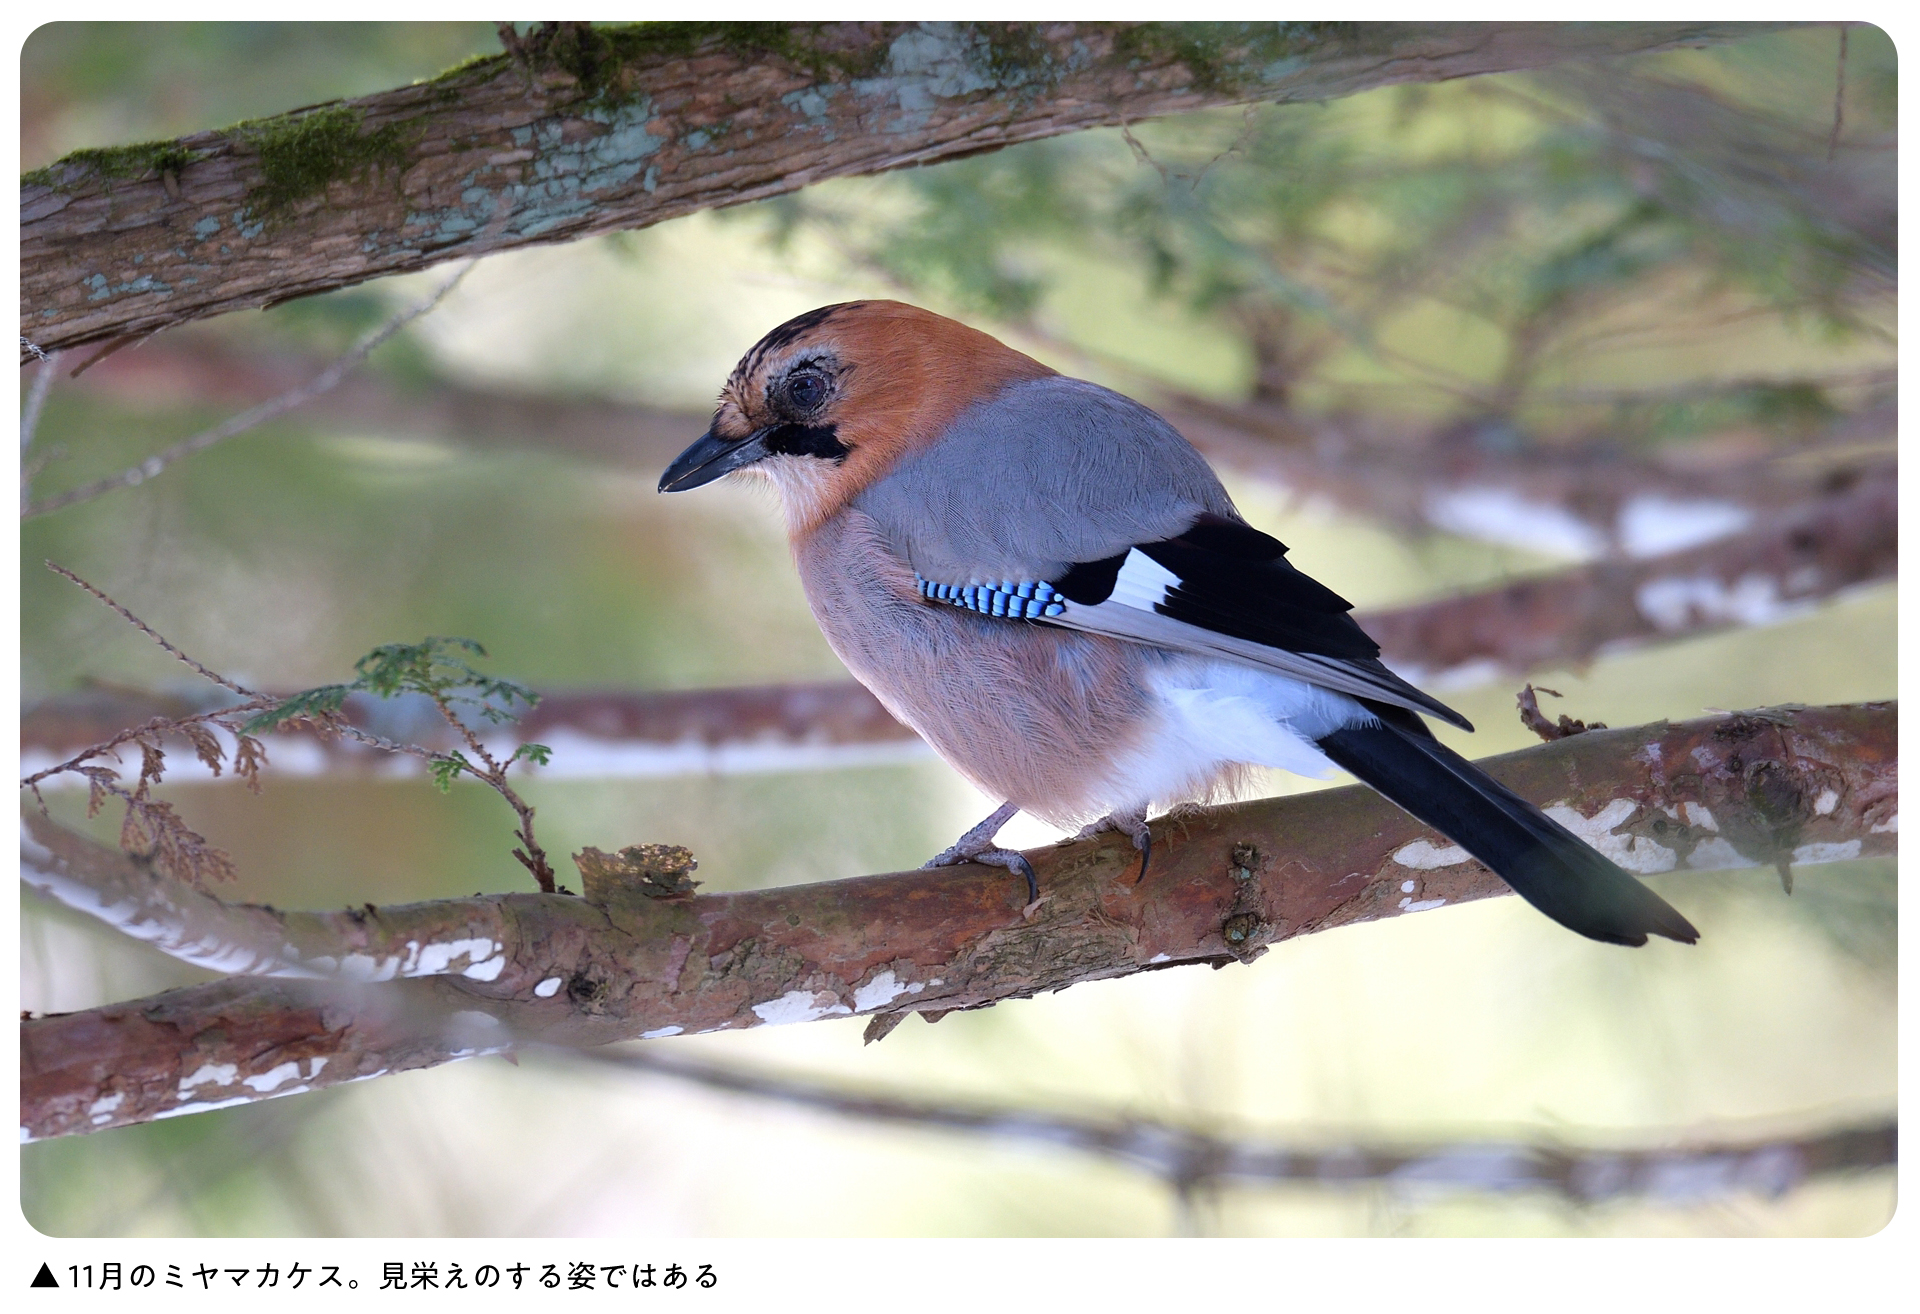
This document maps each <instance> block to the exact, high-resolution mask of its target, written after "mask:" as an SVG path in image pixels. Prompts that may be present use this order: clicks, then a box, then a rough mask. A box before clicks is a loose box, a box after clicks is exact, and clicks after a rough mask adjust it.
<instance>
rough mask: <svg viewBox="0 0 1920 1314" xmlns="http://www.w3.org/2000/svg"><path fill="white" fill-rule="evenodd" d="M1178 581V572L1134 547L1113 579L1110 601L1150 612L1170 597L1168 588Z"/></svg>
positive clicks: (1175, 584)
mask: <svg viewBox="0 0 1920 1314" xmlns="http://www.w3.org/2000/svg"><path fill="white" fill-rule="evenodd" d="M1179 583H1180V577H1179V576H1178V575H1176V574H1174V573H1173V572H1172V571H1171V570H1168V569H1167V568H1166V567H1165V566H1163V565H1161V564H1160V563H1159V562H1157V561H1155V560H1154V559H1153V558H1152V557H1150V556H1148V555H1147V554H1146V553H1144V552H1142V551H1141V550H1140V549H1139V548H1134V549H1132V550H1131V551H1129V552H1128V553H1127V559H1126V560H1125V561H1123V562H1121V563H1120V574H1119V575H1118V576H1117V577H1116V578H1115V579H1114V581H1113V593H1112V595H1111V596H1110V597H1108V599H1107V601H1108V602H1117V603H1120V604H1121V605H1122V606H1126V607H1135V608H1138V609H1139V610H1141V611H1145V612H1151V611H1152V610H1153V609H1154V607H1155V606H1157V605H1159V604H1160V603H1162V602H1165V601H1166V600H1167V591H1168V590H1169V589H1172V588H1174V587H1175V586H1177V585H1178V584H1179Z"/></svg>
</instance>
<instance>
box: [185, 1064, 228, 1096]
mask: <svg viewBox="0 0 1920 1314" xmlns="http://www.w3.org/2000/svg"><path fill="white" fill-rule="evenodd" d="M239 1076H240V1068H239V1066H238V1065H237V1064H233V1063H202V1064H201V1065H200V1067H199V1068H198V1069H196V1070H195V1072H194V1073H193V1075H192V1076H190V1077H182V1078H180V1098H181V1099H183V1100H184V1099H191V1098H192V1097H193V1092H194V1089H195V1087H198V1086H231V1085H233V1083H234V1082H235V1081H236V1080H238V1079H239Z"/></svg>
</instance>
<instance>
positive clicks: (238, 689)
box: [46, 561, 271, 701]
mask: <svg viewBox="0 0 1920 1314" xmlns="http://www.w3.org/2000/svg"><path fill="white" fill-rule="evenodd" d="M46 567H47V569H48V570H51V571H52V572H53V573H54V574H56V575H59V576H61V577H63V578H65V579H69V580H72V581H73V582H74V583H75V584H78V585H79V586H80V587H81V588H83V589H85V590H86V591H87V592H88V593H91V594H92V595H93V596H94V597H96V598H98V599H99V600H100V601H102V602H104V603H106V604H107V605H108V606H109V607H111V608H113V609H114V610H115V611H116V612H118V613H120V618H121V619H122V620H124V621H126V622H127V624H129V625H131V626H133V627H134V628H135V629H136V630H139V631H140V632H141V633H142V634H144V635H146V636H147V637H148V638H149V639H152V640H153V641H154V642H155V643H157V644H159V645H160V646H161V647H162V648H164V649H166V651H168V652H170V653H172V654H173V655H174V656H175V657H177V658H178V659H179V660H180V661H182V662H184V663H185V664H186V665H187V666H189V667H191V668H192V669H193V671H194V673H195V674H197V675H203V676H205V677H206V678H207V679H209V680H212V681H213V682H214V683H215V684H217V685H219V686H220V687H221V688H222V689H230V690H232V691H233V692H234V693H237V694H239V695H240V696H241V697H242V698H265V697H266V695H265V694H262V693H259V692H258V691H256V690H253V689H249V688H247V687H246V686H245V685H243V684H235V683H234V682H233V681H232V680H229V679H228V678H227V677H226V676H224V675H222V674H220V672H218V671H215V670H210V669H209V668H207V667H205V666H202V665H201V664H200V663H199V662H197V661H195V660H194V659H193V658H191V657H189V656H187V654H185V653H184V652H181V651H180V650H179V649H178V648H176V647H174V646H173V644H172V642H170V641H169V640H168V639H167V638H166V636H165V635H163V634H161V633H160V632H159V631H158V630H156V629H154V628H153V626H151V625H149V624H147V623H146V622H145V621H143V620H141V619H140V618H139V617H138V616H136V615H134V614H133V613H132V612H130V611H128V610H127V609H126V608H125V607H123V606H121V605H120V604H119V603H117V602H115V601H114V600H113V599H112V598H110V597H108V596H107V595H106V594H104V593H102V592H101V591H100V590H99V589H97V588H95V587H94V586H93V585H91V584H89V583H87V581H85V580H84V579H81V578H80V577H79V576H78V575H76V574H74V573H73V572H72V571H71V570H68V569H67V568H66V567H65V566H56V565H55V564H54V563H53V562H51V561H49V562H47V563H46ZM269 701H271V700H269Z"/></svg>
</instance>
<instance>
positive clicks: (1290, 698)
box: [660, 301, 1698, 945]
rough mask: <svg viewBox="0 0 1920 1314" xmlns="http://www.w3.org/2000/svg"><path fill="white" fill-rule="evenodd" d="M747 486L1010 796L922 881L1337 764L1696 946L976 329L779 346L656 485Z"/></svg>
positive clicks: (929, 326) (883, 680)
mask: <svg viewBox="0 0 1920 1314" xmlns="http://www.w3.org/2000/svg"><path fill="white" fill-rule="evenodd" d="M735 471H740V472H747V473H752V474H757V475H762V476H765V477H766V478H767V479H769V480H770V481H772V483H773V485H774V487H775V488H776V489H777V490H778V491H779V494H780V498H781V502H782V505H783V507H784V509H785V512H786V519H787V529H788V532H789V535H790V536H791V539H792V544H793V551H794V557H795V560H796V562H797V563H798V566H799V570H800V578H801V581H802V583H803V584H804V586H805V588H806V593H807V599H808V601H809V603H811V605H812V607H813V614H814V616H815V618H816V619H817V620H818V621H819V622H820V628H821V629H822V631H824V632H825V634H826V637H827V641H828V642H829V643H830V644H831V645H832V646H833V650H834V651H835V652H836V653H838V654H839V656H840V659H841V660H842V661H843V662H845V663H846V665H847V668H848V669H849V670H851V671H852V672H853V674H854V675H855V676H856V677H858V678H859V680H860V681H861V683H863V684H865V685H866V686H867V687H868V688H869V689H871V690H873V692H874V694H875V695H877V696H878V697H879V699H880V701H881V702H882V703H884V704H885V705H886V707H887V709H888V710H889V711H891V712H892V713H893V714H894V715H895V716H897V717H898V718H899V719H900V720H901V721H903V722H905V723H906V724H907V725H910V726H912V727H913V728H914V729H915V730H917V731H918V732H919V733H920V734H921V735H922V736H923V737H924V738H925V739H926V740H927V741H928V742H929V743H931V744H932V745H933V747H934V748H935V750H937V751H938V752H939V753H940V755H941V756H942V757H944V758H945V759H946V760H947V761H948V762H949V763H951V764H952V765H953V766H954V767H955V768H956V769H957V770H958V771H959V772H960V773H961V774H962V775H964V776H966V777H967V778H968V779H969V780H971V781H972V782H973V783H974V784H976V785H977V786H979V787H980V789H982V790H984V791H986V792H987V793H988V794H990V795H991V796H993V797H996V798H1001V799H1004V800H1006V802H1005V804H1004V805H1003V806H1002V807H1000V808H999V809H997V810H996V811H995V812H994V813H993V815H992V816H990V817H988V818H987V819H986V820H985V821H983V822H981V823H980V824H979V825H978V826H976V827H974V828H973V829H972V830H970V831H968V832H967V833H966V834H965V835H963V836H961V837H960V840H959V841H958V842H957V843H956V844H955V845H954V846H953V847H952V848H950V849H948V850H947V851H946V852H945V853H943V854H941V855H940V856H939V857H938V858H935V859H934V860H933V862H932V863H929V864H928V865H929V866H934V865H945V864H952V863H960V862H966V861H977V862H983V863H990V864H993V865H997V866H1002V867H1005V868H1007V869H1009V870H1010V871H1014V872H1018V873H1020V874H1021V875H1023V876H1025V877H1026V880H1027V886H1028V897H1029V898H1030V899H1031V898H1034V897H1036V890H1035V884H1034V876H1033V870H1032V868H1031V867H1030V866H1029V865H1028V863H1027V861H1026V860H1025V859H1024V858H1023V857H1021V855H1020V854H1018V853H1015V852H1012V851H1010V850H1007V849H1002V848H998V847H996V845H995V843H994V837H995V835H996V834H997V833H998V832H999V830H1000V828H1001V827H1002V826H1003V825H1005V824H1006V822H1007V821H1008V820H1009V819H1011V818H1012V816H1013V814H1014V813H1015V812H1016V811H1019V810H1022V809H1024V810H1026V811H1028V812H1030V813H1033V814H1034V815H1036V816H1039V817H1042V818H1044V819H1046V820H1048V821H1051V822H1054V823H1056V824H1067V823H1071V822H1076V821H1081V820H1084V819H1086V818H1089V817H1099V818H1100V820H1098V821H1096V822H1094V823H1093V825H1091V826H1089V827H1088V828H1087V830H1086V831H1083V832H1082V833H1083V834H1087V833H1093V832H1096V831H1099V830H1102V829H1113V830H1119V831H1122V832H1124V833H1126V834H1128V835H1130V836H1132V837H1133V840H1134V844H1135V846H1136V847H1137V848H1139V849H1140V851H1141V854H1142V858H1141V871H1142V874H1144V872H1145V870H1146V864H1147V861H1148V859H1149V857H1150V854H1151V835H1150V832H1149V831H1148V829H1147V825H1146V817H1147V811H1148V808H1149V807H1150V806H1152V805H1153V804H1156V803H1162V804H1164V803H1171V802H1177V801H1182V800H1186V799H1191V798H1195V797H1198V796H1203V795H1206V794H1207V793H1208V792H1209V791H1211V790H1213V789H1214V788H1216V787H1218V786H1220V785H1221V784H1223V783H1225V782H1229V781H1231V779H1232V778H1233V776H1234V775H1235V773H1236V772H1239V771H1241V770H1244V769H1245V768H1246V767H1247V766H1250V765H1253V766H1269V767H1283V768H1286V769H1288V770H1291V771H1296V772H1300V773H1302V774H1304V775H1311V776H1320V775H1324V774H1326V773H1327V771H1328V770H1329V769H1330V768H1332V767H1334V766H1338V767H1341V768H1344V769H1345V770H1347V771H1350V772H1352V773H1353V774H1354V775H1355V776H1357V777H1359V778H1360V779H1361V780H1363V781H1365V782H1366V783H1367V784H1369V785H1371V786H1372V787H1373V788H1375V789H1377V790H1379V791H1380V792H1381V793H1382V794H1384V795H1386V796H1387V797H1388V798H1389V799H1391V800H1393V801H1394V802H1395V803H1397V804H1399V805H1400V806H1401V807H1403V808H1405V809H1406V810H1407V811H1408V812H1410V813H1412V814H1413V815H1414V816H1416V817H1418V818H1419V819H1420V820H1421V821H1424V822H1426V823H1427V824H1428V825H1430V826H1432V827H1434V828H1435V829H1436V830H1438V831H1440V832H1441V833H1443V834H1445V835H1447V836H1448V837H1450V838H1451V839H1452V840H1453V841H1454V842H1455V843H1457V844H1459V845H1460V846H1461V847H1462V848H1464V849H1466V850H1467V852H1469V853H1471V854H1472V855H1473V856H1474V857H1476V858H1478V859H1480V861H1482V862H1483V863H1485V864H1486V865H1487V866H1488V867H1489V868H1491V869H1492V870H1493V871H1495V872H1496V873H1498V874H1499V875H1500V876H1501V878H1502V879H1504V880H1505V881H1506V882H1507V883H1508V884H1509V885H1511V886H1512V887H1513V888H1514V890H1515V891H1516V892H1517V893H1518V894H1519V895H1520V896H1521V897H1522V898H1524V899H1526V900H1527V901H1528V902H1529V903H1531V904H1533V905H1534V906H1535V907H1536V908H1538V909H1540V910H1541V911H1542V912H1544V913H1546V914H1547V916H1549V917H1551V918H1553V919H1554V920H1555V921H1557V922H1560V923H1561V924H1562V925H1564V926H1568V927H1570V928H1572V929H1573V930H1575V931H1578V932H1580V933H1581V934H1582V935H1587V936H1591V937H1593V938H1594V939H1596V940H1608V941H1612V942H1614V943H1618V944H1635V945H1637V944H1644V943H1645V942H1646V938H1647V936H1648V935H1649V934H1654V935H1663V936H1666V937H1668V938H1670V939H1674V940H1683V941H1687V942H1689V943H1691V942H1692V941H1693V940H1695V939H1696V938H1697V935H1698V933H1697V932H1696V931H1695V930H1694V928H1693V927H1692V926H1691V925H1689V924H1688V923H1687V920H1686V919H1685V918H1684V917H1682V916H1681V915H1680V914H1679V913H1677V912H1675V911H1674V910H1673V908H1671V907H1670V906H1668V905H1667V903H1666V902H1665V901H1664V900H1662V899H1661V898H1660V897H1659V896H1658V895H1656V894H1654V893H1653V892H1652V891H1651V890H1649V889H1647V888H1646V887H1645V886H1644V885H1642V884H1640V882H1639V881H1637V880H1635V879H1634V878H1633V877H1632V876H1630V875H1628V874H1627V873H1626V872H1625V871H1622V870H1621V869H1620V868H1619V867H1617V866H1615V865H1614V864H1613V863H1611V862H1609V861H1608V860H1607V859H1605V858H1603V857H1602V856H1601V855H1600V854H1599V853H1597V852H1595V851H1594V850H1593V849H1592V848H1589V847H1588V846H1587V845H1585V844H1583V843H1581V842H1580V840H1578V839H1576V838H1575V837H1574V836H1573V835H1572V834H1570V833H1569V832H1568V831H1566V830H1565V829H1564V828H1563V827H1561V826H1560V825H1559V824H1557V823H1556V822H1554V821H1553V820H1551V819H1550V818H1549V817H1547V816H1546V815H1545V814H1543V813H1542V812H1541V811H1540V810H1539V809H1538V808H1536V807H1534V806H1533V805H1532V804H1530V803H1528V802H1526V801H1525V800H1524V799H1522V798H1520V797H1519V796H1518V795H1516V794H1514V793H1513V792H1512V791H1510V790H1508V789H1506V788H1505V787H1504V786H1502V785H1500V784H1498V783H1497V782H1495V781H1494V780H1493V779H1491V778H1490V777H1488V776H1487V775H1486V774H1485V773H1484V772H1482V771H1480V770H1479V769H1478V768H1477V767H1475V766H1474V765H1473V764H1472V763H1470V762H1468V761H1467V760H1466V759H1465V758H1462V757H1460V756H1459V755H1458V754H1456V753H1454V752H1452V751H1451V750H1449V749H1447V748H1446V747H1444V746H1443V745H1441V744H1440V743H1439V741H1438V740H1436V739H1435V738H1434V737H1433V734H1432V732H1431V731H1430V730H1428V728H1427V726H1426V723H1425V722H1424V721H1423V720H1421V717H1422V716H1423V715H1425V716H1437V717H1439V718H1441V719H1442V720H1445V721H1448V722H1451V723H1452V724H1454V725H1457V726H1460V727H1461V728H1463V729H1468V730H1470V729H1472V726H1470V725H1469V724H1468V723H1467V721H1466V719H1465V718H1463V717H1462V716H1461V715H1460V714H1459V713H1458V712H1455V711H1453V710H1452V709H1451V708H1448V707H1447V706H1445V705H1444V704H1442V703H1440V702H1438V701H1437V700H1435V699H1433V698H1431V697H1429V696H1428V695H1427V694H1424V693H1422V692H1421V691H1420V690H1418V689H1416V688H1414V687H1413V686H1412V685H1410V684H1408V683H1407V682H1406V681H1404V680H1402V679H1400V677H1398V676H1397V675H1395V674H1394V673H1393V672H1392V671H1390V670H1388V669H1387V667H1386V666H1385V665H1384V664H1383V663H1382V662H1381V661H1380V659H1379V653H1380V649H1379V646H1378V645H1377V644H1375V643H1374V642H1373V641H1372V640H1371V639H1369V638H1368V637H1367V635H1366V633H1365V632H1364V631H1363V630H1361V628H1360V627H1359V625H1358V624H1356V623H1355V622H1354V620H1353V618H1352V617H1351V616H1349V615H1348V612H1349V611H1351V610H1352V604H1350V603H1348V602H1347V601H1346V600H1345V599H1343V598H1342V597H1340V596H1339V595H1338V594H1337V593H1335V592H1333V591H1332V590H1331V589H1329V588H1327V587H1326V586H1324V585H1322V584H1320V583H1317V582H1316V581H1314V580H1313V579H1311V578H1309V577H1308V576H1307V575H1305V574H1303V573H1302V572H1301V571H1299V570H1298V569H1296V568H1295V567H1294V566H1293V565H1292V564H1291V563H1290V562H1289V561H1288V560H1287V558H1286V551H1287V549H1286V547H1285V546H1284V545H1283V544H1281V543H1280V542H1279V541H1278V540H1277V539H1274V538H1271V537H1269V536H1268V535H1266V534H1263V533H1261V532H1260V531H1259V530H1257V529H1254V528H1253V527H1251V526H1250V525H1248V524H1247V523H1246V522H1245V521H1244V520H1242V519H1241V517H1240V514H1239V512H1238V511H1236V510H1235V509H1234V506H1233V503H1232V502H1231V501H1230V500H1229V499H1228V497H1227V494H1226V492H1225V490H1224V489H1222V488H1221V486H1220V481H1219V480H1218V479H1217V478H1216V477H1215V476H1214V473H1213V471H1212V470H1211V469H1209V468H1208V466H1207V463H1206V462H1205V461H1204V460H1202V459H1201V457H1200V454H1199V453H1198V452H1196V451H1194V449H1193V447H1192V446H1191V445H1190V444H1189V443H1188V442H1187V441H1186V439H1184V438H1182V437H1181V436H1180V435H1179V434H1178V433H1177V432H1175V431H1174V429H1173V427H1172V426H1171V425H1169V424H1168V423H1167V422H1166V421H1165V420H1163V419H1161V418H1160V416H1158V415H1156V414H1155V413H1154V412H1153V411H1151V410H1149V409H1147V408H1146V407H1144V406H1142V405H1140V404H1139V403H1137V402H1134V401H1130V400H1129V399H1127V398H1125V397H1122V396H1121V395H1119V394H1118V393H1115V392H1111V391H1109V390H1108V389H1106V388H1102V387H1098V386H1096V385H1095V384H1091V383H1085V382H1082V381H1080V380H1078V379H1069V378H1064V377H1062V376H1061V375H1059V374H1057V373H1055V372H1054V371H1053V370H1051V369H1049V368H1047V367H1046V366H1045V365H1042V364H1041V363H1040V362H1038V361H1036V360H1033V359H1032V358H1030V357H1028V356H1024V355H1022V354H1021V353H1019V352H1017V351H1014V350H1012V349H1011V348H1009V347H1007V346H1005V345H1003V344H1001V343H1000V342H998V341H996V340H995V339H993V338H991V337H989V336H987V335H986V334H984V333H981V332H979V331H977V330H975V329H971V328H968V327H966V326H965V325H963V324H959V323H956V322H954V321H953V320H950V319H945V318H943V317H941V316H939V315H935V314H932V313H930V312H928V311H924V310H919V309H916V308H915V307H912V306H908V305H903V304H901V303H899V302H893V301H853V302H847V303H845V304H842V305H836V306H826V307H823V308H822V309H819V310H814V311H810V312H809V313H807V314H804V315H801V316H799V317H797V318H795V319H792V320H789V321H788V322H787V323H785V324H782V325H781V326H780V327H778V328H776V329H774V330H773V331H772V332H771V333H768V334H767V335H766V336H765V337H764V338H762V339H761V340H760V341H759V342H758V343H757V344H755V346H754V347H753V349H752V350H751V351H749V352H747V354H746V356H745V357H744V358H742V360H741V361H740V364H739V365H738V366H737V367H736V368H735V369H734V371H733V374H732V376H731V377H730V378H729V379H728V380H727V384H726V387H725V389H724V390H723V391H722V392H721V396H720V405H719V409H718V410H717V411H716V412H715V414H714V417H713V425H712V427H711V428H710V429H709V430H708V431H707V433H706V434H705V435H703V436H702V437H701V438H700V439H699V441H697V442H695V443H694V444H693V446H691V447H689V448H688V449H687V450H686V451H685V452H683V453H682V454H681V455H680V457H679V458H678V459H677V460H675V461H674V463H673V464H672V465H671V466H669V467H668V468H667V471H666V473H665V474H664V475H662V476H661V479H660V489H661V491H662V492H674V491H678V490H681V489H688V488H697V487H699V486H700V485H702V484H706V483H710V482H712V481H713V480H715V479H719V478H721V477H722V476H724V475H727V474H731V473H733V472H735Z"/></svg>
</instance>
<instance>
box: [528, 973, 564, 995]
mask: <svg viewBox="0 0 1920 1314" xmlns="http://www.w3.org/2000/svg"><path fill="white" fill-rule="evenodd" d="M533 993H534V994H536V995H539V996H540V998H542V999H552V998H553V997H554V996H555V995H557V994H559V993H560V978H559V977H557V976H550V977H548V978H547V979H546V980H544V981H542V982H541V983H540V984H539V985H537V986H535V987H534V988H533Z"/></svg>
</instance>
